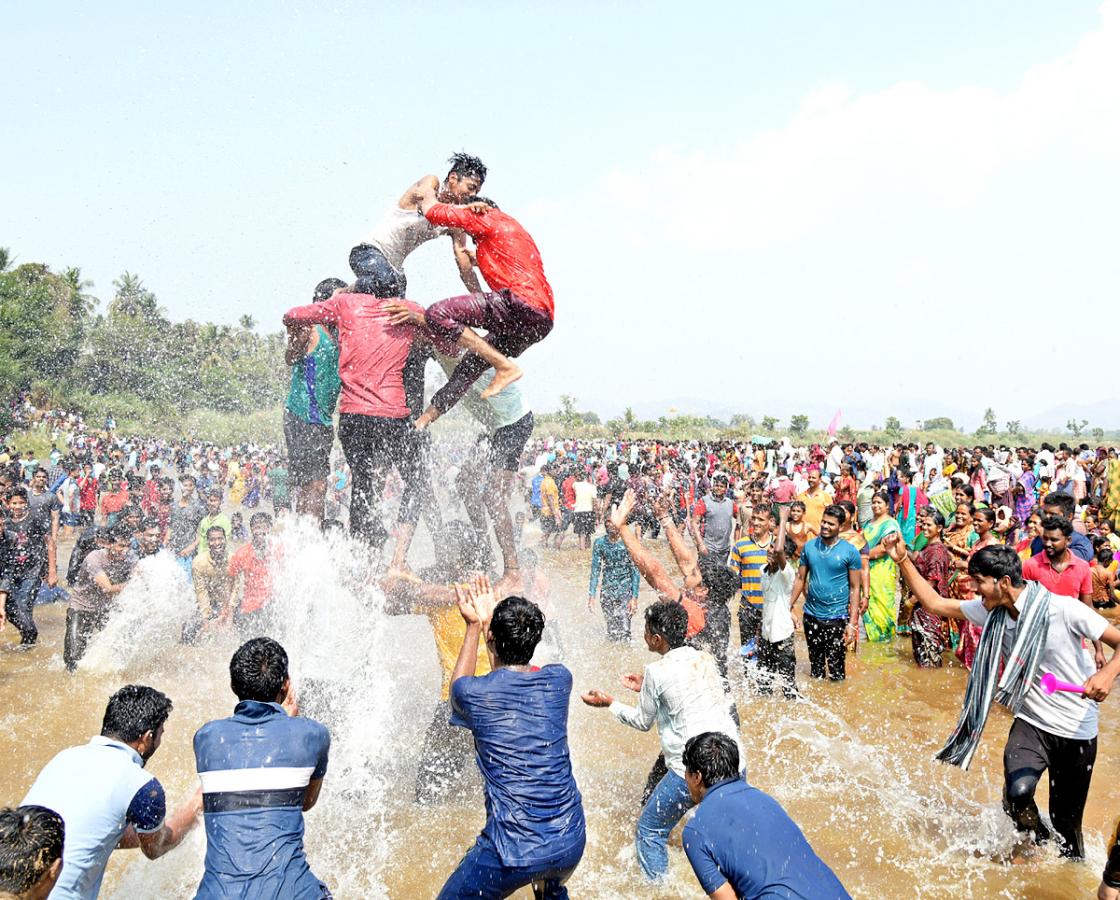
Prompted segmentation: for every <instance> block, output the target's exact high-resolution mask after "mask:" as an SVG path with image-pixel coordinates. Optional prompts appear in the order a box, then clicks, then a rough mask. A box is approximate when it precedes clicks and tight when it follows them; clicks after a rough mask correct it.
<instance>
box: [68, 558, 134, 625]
mask: <svg viewBox="0 0 1120 900" xmlns="http://www.w3.org/2000/svg"><path fill="white" fill-rule="evenodd" d="M136 563H137V557H136V554H135V553H133V552H132V551H131V550H129V551H128V552H127V553H125V554H124V555H123V556H121V557H119V558H116V559H114V558H113V557H111V556H110V555H109V551H108V550H94V551H93V552H92V553H90V554H89V556H87V557H86V558H85V561H84V562H83V563H82V567H81V568H80V569H79V570H78V578H77V580H76V581H75V582H74V583H73V584H72V585H71V586H70V608H71V609H74V610H77V611H78V612H90V613H100V612H105V611H107V610H108V608H109V607H110V606H111V605H112V603H113V601H114V600H115V599H116V597H117V595H116V594H110V593H106V592H105V591H103V590H102V589H101V586H100V585H99V584H98V583H97V581H96V578H97V576H98V575H102V574H104V575H107V576H108V578H109V582H110V583H111V584H124V583H125V582H126V581H128V577H129V576H130V575H131V574H132V569H133V567H134V566H135V565H136Z"/></svg>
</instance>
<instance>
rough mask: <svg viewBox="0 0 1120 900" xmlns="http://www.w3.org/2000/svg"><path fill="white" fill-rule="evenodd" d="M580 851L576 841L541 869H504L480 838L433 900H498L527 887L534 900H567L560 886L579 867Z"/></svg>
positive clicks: (482, 838)
mask: <svg viewBox="0 0 1120 900" xmlns="http://www.w3.org/2000/svg"><path fill="white" fill-rule="evenodd" d="M583 847H584V841H580V842H579V843H578V844H576V845H575V846H574V847H573V848H572V849H571V850H570V851H568V853H566V854H565V855H564V856H563V857H561V858H560V859H558V860H556V861H554V862H553V863H552V864H550V865H547V866H544V867H538V866H506V865H503V864H502V861H501V859H500V858H499V857H498V852H497V850H495V849H494V845H493V844H492V843H491V842H490V839H489V838H488V837H486V836H485V835H481V834H480V835H479V836H478V841H476V842H475V845H474V846H473V847H471V849H470V850H468V851H467V855H466V856H464V857H463V859H462V862H460V863H459V866H458V868H456V869H455V871H454V872H452V873H451V877H450V878H448V879H447V883H446V884H445V885H444V886H443V890H442V891H440V892H439V897H438V898H437V900H459V898H466V897H470V898H480V900H499V898H501V897H508V896H509V895H510V894H512V893H513V892H514V891H516V890H518V888H523V887H526V886H527V885H532V886H533V897H534V898H535V900H568V889H567V888H566V887H564V882H566V881H567V880H568V879H569V878H571V876H572V873H573V872H574V871H575V870H576V866H577V865H579V861H580V859H581V858H582V857H583Z"/></svg>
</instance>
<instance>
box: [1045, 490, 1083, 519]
mask: <svg viewBox="0 0 1120 900" xmlns="http://www.w3.org/2000/svg"><path fill="white" fill-rule="evenodd" d="M1042 505H1043V506H1044V507H1045V506H1056V507H1058V509H1060V510H1061V511H1062V515H1063V516H1065V517H1066V518H1067V519H1072V518H1073V511H1074V509H1075V508H1076V506H1077V501H1076V500H1074V499H1073V497H1071V496H1070V495H1069V494H1047V495H1046V496H1045V497H1043V498H1042Z"/></svg>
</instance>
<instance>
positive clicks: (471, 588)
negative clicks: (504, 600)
mask: <svg viewBox="0 0 1120 900" xmlns="http://www.w3.org/2000/svg"><path fill="white" fill-rule="evenodd" d="M455 600H456V602H457V603H458V604H459V615H461V616H462V617H463V621H464V622H466V623H467V625H480V626H482V627H483V628H486V627H487V626H488V625H489V624H490V618H491V617H492V616H493V615H494V606H495V605H496V604H495V603H494V589H493V588H492V587H491V586H490V579H489V578H487V577H486V576H485V575H478V576H475V578H474V579H472V580H471V581H470V582H468V583H465V584H456V585H455Z"/></svg>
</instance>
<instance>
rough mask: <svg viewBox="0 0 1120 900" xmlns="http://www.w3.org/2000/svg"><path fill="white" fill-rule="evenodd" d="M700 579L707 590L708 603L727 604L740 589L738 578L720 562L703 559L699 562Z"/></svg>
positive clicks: (740, 583) (707, 558) (740, 584)
mask: <svg viewBox="0 0 1120 900" xmlns="http://www.w3.org/2000/svg"><path fill="white" fill-rule="evenodd" d="M699 568H700V579H701V581H703V583H704V587H706V588H707V589H708V603H721V604H722V603H729V602H730V601H731V599H732V598H733V597H734V596H735V595H736V594H737V593H738V592H739V591H740V590H741V589H742V582H741V581H740V579H739V576H738V575H736V574H735V573H734V572H732V571H731V570H730V569H729V568H727V566H726V565H724V563H723V562H722V561H721V560H718V559H711V558H710V557H707V556H705V557H703V558H701V560H700V562H699Z"/></svg>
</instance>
